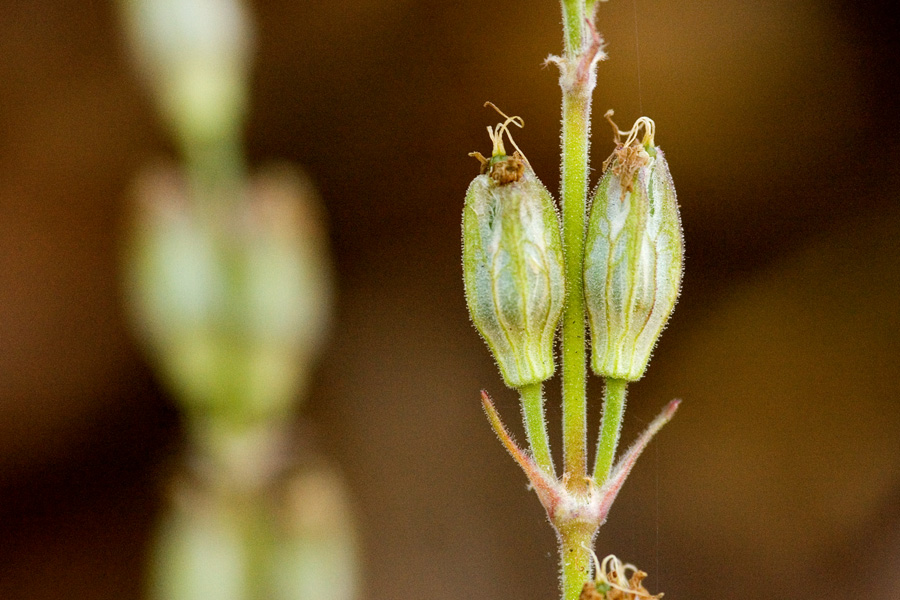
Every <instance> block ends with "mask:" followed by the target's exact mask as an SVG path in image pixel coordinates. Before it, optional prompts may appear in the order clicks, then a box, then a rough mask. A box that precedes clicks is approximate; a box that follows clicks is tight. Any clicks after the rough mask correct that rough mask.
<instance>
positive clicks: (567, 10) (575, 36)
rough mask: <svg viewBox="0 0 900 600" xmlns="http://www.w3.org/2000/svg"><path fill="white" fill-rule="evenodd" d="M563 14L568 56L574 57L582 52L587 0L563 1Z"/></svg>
mask: <svg viewBox="0 0 900 600" xmlns="http://www.w3.org/2000/svg"><path fill="white" fill-rule="evenodd" d="M562 12H563V32H564V35H565V43H566V56H567V57H572V56H575V55H576V54H578V52H579V51H580V50H581V44H582V40H583V37H584V18H585V16H586V14H585V0H562Z"/></svg>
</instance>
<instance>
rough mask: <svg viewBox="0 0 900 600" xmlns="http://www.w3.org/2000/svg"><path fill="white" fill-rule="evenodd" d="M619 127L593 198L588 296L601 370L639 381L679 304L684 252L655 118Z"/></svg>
mask: <svg viewBox="0 0 900 600" xmlns="http://www.w3.org/2000/svg"><path fill="white" fill-rule="evenodd" d="M611 114H612V112H611V111H610V112H608V113H607V118H609V117H610V116H611ZM610 122H611V123H612V120H610ZM613 128H614V130H615V131H616V143H617V148H616V150H615V152H614V153H613V155H612V156H611V157H610V158H609V159H608V160H607V162H606V163H604V173H603V177H602V178H601V179H600V183H599V184H598V185H597V188H596V190H595V191H594V194H593V200H592V203H591V214H590V220H589V222H588V232H587V238H586V240H585V255H584V295H585V304H586V306H587V313H588V321H589V323H590V329H591V345H592V357H591V367H592V368H593V370H594V372H595V373H596V374H597V375H600V376H603V377H610V378H615V379H624V380H626V381H636V380H638V379H640V378H641V377H642V376H643V374H644V371H645V369H646V368H647V363H648V362H649V361H650V353H651V352H652V350H653V347H654V345H656V340H657V339H658V338H659V334H660V333H661V332H662V330H663V328H664V327H665V325H666V321H667V320H668V319H669V315H670V314H671V313H672V309H673V308H674V307H675V301H676V299H677V298H678V291H679V288H680V286H681V263H682V255H683V251H684V250H683V241H682V235H681V218H680V216H679V214H678V203H677V201H676V198H675V186H674V185H673V183H672V177H671V175H669V167H668V165H667V164H666V159H665V157H664V156H663V153H662V150H660V149H659V147H657V146H654V145H653V137H654V133H655V132H654V129H655V124H654V123H653V121H652V120H651V119H649V118H647V117H641V118H640V119H638V121H637V122H636V123H635V124H634V127H633V128H632V129H631V131H630V132H628V133H625V132H621V131H619V130H618V128H616V126H615V124H613ZM641 128H643V129H644V137H643V140H642V141H640V142H639V141H638V140H637V135H638V132H639V131H640V129H641ZM620 135H627V139H626V140H625V142H624V143H621V139H620V137H619V136H620Z"/></svg>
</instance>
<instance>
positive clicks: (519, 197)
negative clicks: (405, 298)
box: [463, 113, 565, 388]
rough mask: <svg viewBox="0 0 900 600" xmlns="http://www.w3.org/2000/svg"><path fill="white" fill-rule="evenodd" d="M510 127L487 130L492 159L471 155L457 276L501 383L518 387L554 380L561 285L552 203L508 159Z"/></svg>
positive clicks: (528, 173)
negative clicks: (473, 168) (474, 167)
mask: <svg viewBox="0 0 900 600" xmlns="http://www.w3.org/2000/svg"><path fill="white" fill-rule="evenodd" d="M501 114H502V113H501ZM504 116H505V115H504ZM510 123H515V124H516V125H518V126H519V127H521V126H522V122H521V119H519V118H518V117H513V118H507V120H506V122H505V123H502V124H498V125H497V127H496V128H495V129H491V128H490V127H488V133H489V135H490V136H491V140H492V141H493V143H494V150H493V153H492V156H491V158H490V159H485V158H484V157H482V156H481V155H480V154H478V153H473V156H476V158H478V159H479V160H481V162H482V174H481V175H479V176H478V177H476V178H475V179H474V180H473V181H472V184H471V185H470V186H469V190H468V191H467V192H466V204H465V209H464V210H463V272H464V280H465V288H466V301H467V304H468V307H469V314H470V315H471V317H472V321H473V323H474V324H475V327H476V328H477V329H478V331H479V332H480V333H481V335H482V336H483V337H484V339H485V341H486V342H487V344H488V346H489V347H490V349H491V352H492V353H493V355H494V358H495V359H496V360H497V364H498V365H499V366H500V372H501V374H502V375H503V380H504V381H505V382H506V384H507V385H508V386H510V387H516V388H518V387H522V386H525V385H529V384H533V383H538V382H541V381H544V380H545V379H549V378H550V377H551V376H552V375H553V371H554V368H555V365H554V360H553V338H554V336H555V334H556V328H557V325H558V324H559V319H560V316H561V315H562V310H563V303H564V300H565V280H564V266H563V253H562V240H561V237H560V231H559V218H558V215H557V213H556V208H555V205H554V203H553V198H552V197H551V196H550V192H549V191H547V188H546V187H544V185H543V184H542V183H541V182H540V181H539V180H538V178H537V176H536V175H535V174H534V171H533V170H532V168H531V166H530V165H529V164H528V161H527V160H526V159H525V157H524V156H523V155H522V154H521V153H520V152H518V151H517V152H515V153H514V154H513V155H512V156H509V155H507V154H506V151H505V150H504V148H503V142H502V135H503V133H504V132H506V134H507V135H509V132H508V130H507V127H508V126H509V124H510ZM510 141H512V138H510ZM513 145H515V142H513Z"/></svg>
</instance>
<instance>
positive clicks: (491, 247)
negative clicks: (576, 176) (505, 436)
mask: <svg viewBox="0 0 900 600" xmlns="http://www.w3.org/2000/svg"><path fill="white" fill-rule="evenodd" d="M495 108H496V107H495ZM498 112H499V109H498ZM500 114H503V113H500ZM503 116H504V117H505V118H506V120H505V121H504V122H503V123H498V124H497V126H496V127H494V128H493V129H492V128H491V127H488V135H489V136H490V138H491V141H492V142H493V151H492V153H491V157H490V158H485V157H483V156H482V155H481V154H480V153H477V152H474V153H472V156H474V157H475V158H477V159H478V160H479V161H480V162H481V174H480V175H478V176H477V177H476V178H475V179H474V180H473V181H472V183H471V185H470V186H469V189H468V191H467V192H466V202H465V208H464V210H463V272H464V281H465V289H466V301H467V304H468V307H469V314H470V315H471V317H472V321H473V323H474V324H475V327H476V328H477V329H478V331H479V332H480V333H481V335H482V336H483V337H484V339H485V341H486V342H487V344H488V346H489V347H490V349H491V352H492V353H493V355H494V358H495V359H496V361H497V364H498V365H499V367H500V372H501V374H502V375H503V379H504V381H505V382H506V384H507V385H508V386H510V387H513V388H521V387H523V386H526V385H531V384H535V383H539V382H541V381H544V380H546V379H549V378H550V377H551V376H552V375H553V372H554V368H555V363H554V357H553V341H554V337H555V335H556V330H557V328H558V326H559V321H560V317H561V316H562V312H563V307H564V304H565V299H566V293H567V290H566V279H565V260H564V253H563V244H562V237H561V235H560V220H559V212H558V211H557V208H556V204H555V202H554V200H553V197H552V196H551V195H550V192H549V191H548V190H547V188H546V187H545V186H544V185H543V184H542V183H541V182H540V180H539V179H538V178H537V176H536V175H535V173H534V170H533V169H532V168H531V165H530V164H529V163H528V160H527V159H526V158H525V156H524V155H523V154H522V152H521V151H520V150H519V148H518V146H516V144H515V142H514V141H513V140H512V136H511V135H510V133H509V126H510V124H515V125H516V126H518V127H522V126H523V125H524V123H523V122H522V120H521V118H519V117H506V115H503ZM611 116H612V111H609V112H607V114H606V117H607V119H608V120H609V121H610V123H612V124H613V130H614V132H615V141H616V149H615V151H614V152H613V153H612V155H611V156H610V157H609V158H608V159H607V160H606V162H604V163H603V176H602V177H601V179H600V182H599V183H598V184H597V186H596V188H594V190H593V192H592V194H591V198H590V205H589V206H590V217H589V219H588V226H587V234H586V237H585V240H584V263H583V269H584V271H583V273H584V276H583V281H584V300H585V307H586V309H587V316H588V322H589V325H590V332H591V367H592V369H593V371H594V372H595V373H596V374H597V375H599V376H603V377H608V378H614V379H622V380H625V381H636V380H638V379H640V378H641V376H642V375H643V374H644V371H645V370H646V368H647V363H648V362H649V360H650V354H651V352H652V350H653V347H654V345H655V344H656V340H657V339H658V337H659V335H660V333H661V332H662V330H663V328H664V327H665V324H666V321H667V320H668V318H669V315H670V314H671V313H672V309H673V308H674V307H675V301H676V300H677V298H678V292H679V289H680V287H681V273H682V257H683V254H684V248H683V241H682V232H681V218H680V216H679V213H678V203H677V201H676V198H675V187H674V185H673V183H672V177H671V175H670V174H669V167H668V164H667V163H666V159H665V157H664V155H663V153H662V150H660V148H659V147H658V146H655V145H654V134H655V124H654V122H653V121H652V120H651V119H649V118H647V117H641V118H640V119H638V120H637V122H636V123H635V124H634V126H633V127H632V128H631V130H630V131H628V132H624V131H619V129H618V127H616V126H615V124H614V123H613V122H612V118H611ZM642 130H643V136H642V137H641V138H640V139H639V138H638V136H639V134H640V132H641V131H642ZM504 134H506V136H507V137H508V138H509V140H510V142H511V143H512V145H513V146H514V147H515V150H516V151H515V152H514V153H513V154H512V155H508V154H507V153H506V150H505V148H504V144H503V136H504ZM623 137H624V139H623ZM568 293H570V294H571V293H575V290H568Z"/></svg>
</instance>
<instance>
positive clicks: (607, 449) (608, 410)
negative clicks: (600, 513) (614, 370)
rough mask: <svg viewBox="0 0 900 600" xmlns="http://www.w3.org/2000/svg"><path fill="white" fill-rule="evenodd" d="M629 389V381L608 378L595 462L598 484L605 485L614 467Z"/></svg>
mask: <svg viewBox="0 0 900 600" xmlns="http://www.w3.org/2000/svg"><path fill="white" fill-rule="evenodd" d="M627 389H628V382H627V381H624V380H622V379H612V378H607V379H606V390H605V395H604V398H603V418H602V420H601V421H600V439H599V441H598V442H597V460H596V462H595V463H594V481H596V482H597V485H603V483H604V482H605V481H606V479H607V478H608V477H609V472H610V469H612V464H613V460H614V459H615V456H616V446H618V445H619V432H620V431H621V430H622V416H623V414H624V413H625V396H626V391H627Z"/></svg>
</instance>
